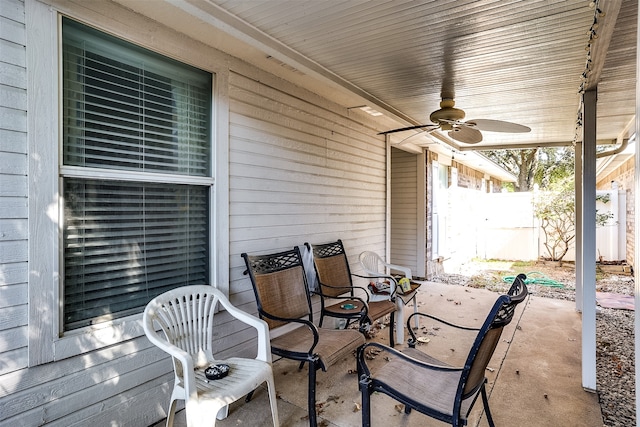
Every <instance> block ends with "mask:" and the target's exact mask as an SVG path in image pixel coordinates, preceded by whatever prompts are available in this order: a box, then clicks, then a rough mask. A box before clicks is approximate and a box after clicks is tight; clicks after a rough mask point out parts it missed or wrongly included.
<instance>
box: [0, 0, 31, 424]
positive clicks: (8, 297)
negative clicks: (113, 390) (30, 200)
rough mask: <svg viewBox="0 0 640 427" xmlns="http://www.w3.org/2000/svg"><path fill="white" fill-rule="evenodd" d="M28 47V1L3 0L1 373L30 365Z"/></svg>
mask: <svg viewBox="0 0 640 427" xmlns="http://www.w3.org/2000/svg"><path fill="white" fill-rule="evenodd" d="M25 46H26V30H25V15H24V4H23V3H22V2H21V1H18V0H9V1H3V2H2V3H0V52H2V55H0V354H1V355H2V356H0V375H2V374H4V373H7V372H11V371H15V370H18V369H22V368H24V367H26V366H27V321H28V319H27V295H28V293H27V276H28V268H27V252H28V241H27V230H28V225H27V215H28V212H27V208H28V205H27V191H28V184H27V69H26V48H25ZM0 378H1V376H0ZM0 382H2V380H0ZM3 384H4V382H3ZM3 389H4V387H3ZM2 413H3V411H2V407H0V414H2Z"/></svg>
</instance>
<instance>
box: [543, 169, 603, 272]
mask: <svg viewBox="0 0 640 427" xmlns="http://www.w3.org/2000/svg"><path fill="white" fill-rule="evenodd" d="M596 199H598V198H597V197H596ZM600 200H601V201H602V202H603V203H608V202H609V198H608V197H606V196H605V197H601V198H600ZM533 204H534V206H533V212H534V214H535V216H536V217H537V218H538V219H539V220H540V228H541V229H542V233H543V234H544V247H545V248H546V249H547V252H548V254H549V257H550V259H551V260H552V261H562V258H564V256H565V255H566V254H567V252H568V251H569V247H570V246H571V242H573V240H574V239H575V237H576V225H575V191H574V185H573V178H572V177H571V178H565V179H563V180H561V181H559V182H555V183H552V184H551V189H550V190H549V191H541V192H539V193H537V194H536V197H535V199H534V202H533ZM612 217H613V214H612V213H611V212H607V213H599V212H598V211H596V226H603V225H605V224H606V223H607V221H608V220H609V219H610V218H612Z"/></svg>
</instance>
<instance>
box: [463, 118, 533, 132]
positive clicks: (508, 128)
mask: <svg viewBox="0 0 640 427" xmlns="http://www.w3.org/2000/svg"><path fill="white" fill-rule="evenodd" d="M465 125H467V126H472V127H475V128H477V129H479V130H484V131H488V132H509V133H524V132H531V128H530V127H528V126H524V125H519V124H517V123H511V122H504V121H502V120H490V119H475V120H468V121H467V122H465Z"/></svg>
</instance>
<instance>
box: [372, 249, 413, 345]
mask: <svg viewBox="0 0 640 427" xmlns="http://www.w3.org/2000/svg"><path fill="white" fill-rule="evenodd" d="M359 260H360V265H362V269H363V270H364V272H365V274H367V275H369V276H371V277H377V278H385V279H389V281H391V283H393V284H395V288H396V289H399V287H398V284H397V282H396V278H395V277H394V276H392V275H391V274H389V273H390V272H391V271H397V272H399V273H401V274H402V275H403V276H404V277H406V278H407V279H409V280H411V279H412V278H413V276H411V269H410V268H408V267H403V266H401V265H396V264H390V263H388V262H385V261H384V260H383V259H382V258H381V257H380V255H378V254H377V253H375V252H372V251H364V252H362V253H361V254H360V257H359ZM387 271H388V272H387ZM411 300H413V312H414V313H417V312H418V303H417V301H416V292H412V293H411V294H408V295H406V296H405V295H401V294H400V292H399V291H398V292H396V303H397V305H398V316H397V321H396V343H397V344H402V343H404V320H403V319H404V306H405V305H406V304H407V303H408V302H410V301H411ZM415 325H416V328H417V327H419V325H418V316H415Z"/></svg>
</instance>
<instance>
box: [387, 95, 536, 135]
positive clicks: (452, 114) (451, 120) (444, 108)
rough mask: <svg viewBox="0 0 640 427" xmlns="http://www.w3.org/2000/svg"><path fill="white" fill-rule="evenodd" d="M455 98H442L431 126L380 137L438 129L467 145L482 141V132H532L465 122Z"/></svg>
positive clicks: (508, 125) (486, 122) (520, 127)
mask: <svg viewBox="0 0 640 427" xmlns="http://www.w3.org/2000/svg"><path fill="white" fill-rule="evenodd" d="M454 105H455V101H454V100H453V98H442V101H440V109H439V110H436V111H434V112H433V113H431V115H430V116H429V119H430V120H431V121H432V122H433V124H430V125H417V126H408V127H404V128H399V129H392V130H388V131H385V132H380V133H379V134H378V135H386V134H388V133H395V132H402V131H406V130H411V129H425V130H426V131H427V132H433V131H435V130H437V129H440V130H443V131H448V132H449V133H448V135H449V137H451V138H453V139H455V140H457V141H460V142H464V143H466V144H477V143H479V142H480V141H482V132H480V131H488V132H509V133H524V132H530V131H531V128H530V127H528V126H524V125H519V124H517V123H511V122H504V121H501V120H490V119H475V120H468V121H466V122H463V121H462V119H464V116H465V113H464V111H462V110H461V109H459V108H455V107H454Z"/></svg>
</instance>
